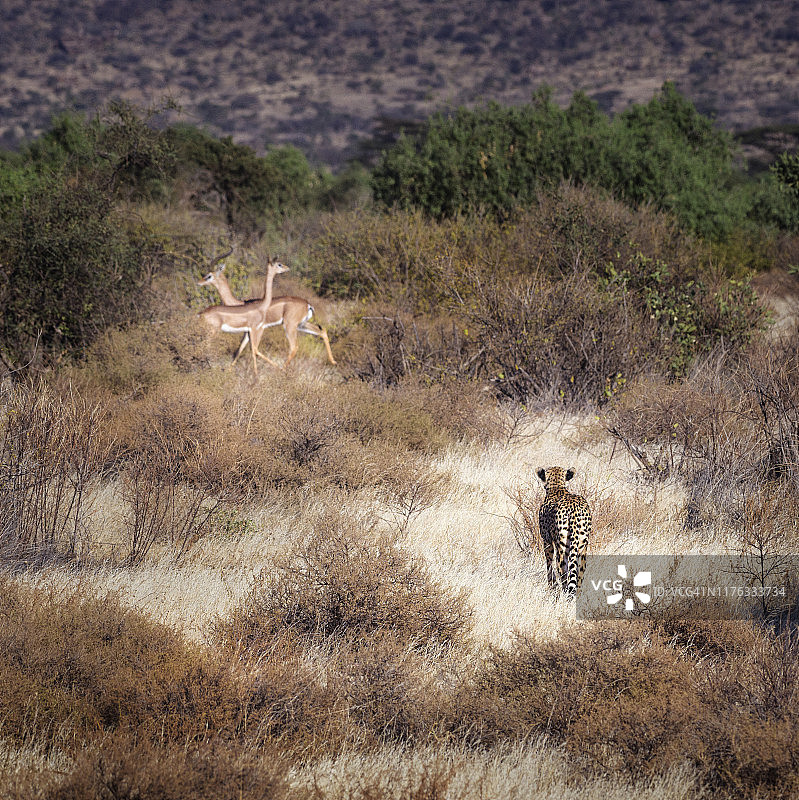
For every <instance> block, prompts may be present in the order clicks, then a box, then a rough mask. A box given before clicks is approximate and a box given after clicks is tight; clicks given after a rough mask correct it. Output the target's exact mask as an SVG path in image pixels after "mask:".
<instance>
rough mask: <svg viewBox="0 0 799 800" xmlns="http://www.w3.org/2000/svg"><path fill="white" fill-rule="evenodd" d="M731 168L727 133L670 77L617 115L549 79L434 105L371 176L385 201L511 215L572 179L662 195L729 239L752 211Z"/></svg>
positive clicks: (691, 219)
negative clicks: (562, 99)
mask: <svg viewBox="0 0 799 800" xmlns="http://www.w3.org/2000/svg"><path fill="white" fill-rule="evenodd" d="M732 177H733V173H732V140H731V137H730V136H729V135H728V134H726V133H724V132H722V131H719V130H717V129H715V128H714V127H713V124H712V122H711V121H710V120H709V119H707V118H705V117H703V116H702V115H700V114H699V113H698V112H697V111H696V109H695V108H694V106H693V105H692V104H691V103H690V102H689V101H688V100H686V99H685V98H683V97H682V96H681V95H680V94H679V93H678V92H677V90H676V89H675V88H674V86H673V84H671V83H666V84H664V86H663V88H662V89H661V91H660V93H659V94H658V95H656V96H655V97H654V98H653V99H652V100H651V101H650V102H649V103H648V104H647V105H644V106H638V105H635V106H632V107H631V108H630V109H628V110H626V111H624V112H623V113H621V114H619V115H618V116H617V117H616V118H615V119H613V120H612V121H611V120H609V119H608V118H607V117H606V116H605V115H603V114H602V113H601V112H600V111H599V109H598V107H597V105H596V103H594V102H593V101H591V100H589V99H588V98H587V97H586V96H585V95H584V94H582V93H576V94H575V95H574V96H573V98H572V101H571V104H570V105H569V107H568V108H567V109H565V110H561V109H560V108H558V107H557V106H556V105H555V104H554V103H553V102H552V100H551V92H550V91H549V90H547V89H544V90H542V91H539V92H538V93H537V94H536V95H535V97H534V98H533V102H532V104H529V105H524V106H518V107H503V106H500V105H499V104H496V103H491V104H489V105H487V106H486V107H484V108H478V109H475V110H466V109H464V108H459V109H457V110H456V111H455V113H454V114H452V115H451V116H444V115H442V114H437V115H435V116H434V117H432V118H431V119H430V120H429V121H428V123H427V126H426V128H425V129H424V132H423V134H422V135H421V136H419V137H418V138H417V139H412V138H409V137H407V136H402V137H400V139H399V141H398V142H397V144H396V145H395V146H394V147H393V148H392V149H390V150H389V151H387V152H386V153H385V154H384V156H383V159H382V161H381V162H380V163H379V164H378V165H377V167H376V168H375V171H374V176H373V182H374V190H375V197H376V199H377V200H378V201H380V202H382V203H383V204H385V205H387V206H394V205H396V206H399V207H401V208H408V207H416V208H420V209H423V210H424V211H425V213H427V214H430V215H431V216H433V217H436V218H441V217H446V216H453V215H455V214H457V213H460V212H464V211H473V210H476V209H483V210H486V211H490V212H493V213H498V214H500V215H501V216H507V215H508V214H509V213H510V212H512V211H513V209H514V208H516V207H517V206H524V205H528V204H529V203H531V202H533V201H535V198H536V194H537V193H538V191H539V190H540V189H541V188H546V187H550V188H551V187H553V186H556V185H557V184H558V183H559V182H560V181H562V180H563V179H568V180H571V181H574V182H575V183H578V184H590V185H593V186H598V187H603V188H605V189H608V190H611V191H613V192H614V193H616V194H617V196H618V197H619V198H620V199H623V200H625V201H626V202H629V203H631V204H633V205H638V204H640V203H654V204H655V205H656V206H657V207H658V208H660V209H662V210H665V211H670V212H673V213H674V214H675V215H676V217H677V219H678V220H679V221H680V223H681V224H682V225H683V226H685V227H686V228H687V229H689V230H692V231H696V232H698V233H700V234H702V235H704V236H708V237H711V238H723V237H724V236H726V235H728V234H729V233H730V232H731V231H732V229H733V228H735V227H736V226H737V225H739V224H740V223H741V222H742V221H743V218H744V216H745V213H746V208H745V206H744V205H743V203H742V202H741V201H740V200H739V199H738V198H739V197H740V195H739V194H738V193H736V192H734V191H732V189H731V181H732Z"/></svg>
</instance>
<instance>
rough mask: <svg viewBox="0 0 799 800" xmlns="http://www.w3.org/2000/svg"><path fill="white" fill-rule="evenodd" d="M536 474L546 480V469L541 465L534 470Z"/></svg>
mask: <svg viewBox="0 0 799 800" xmlns="http://www.w3.org/2000/svg"><path fill="white" fill-rule="evenodd" d="M536 475H538V477H539V478H541V480H542V481H543V482H544V483H546V482H547V471H546V470H545V469H544V468H543V467H541V469H539V470H536Z"/></svg>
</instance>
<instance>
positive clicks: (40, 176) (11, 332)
mask: <svg viewBox="0 0 799 800" xmlns="http://www.w3.org/2000/svg"><path fill="white" fill-rule="evenodd" d="M168 160H169V159H168V149H167V148H166V147H165V146H164V143H163V141H162V139H161V136H160V134H158V133H157V132H156V131H154V130H152V129H151V128H150V127H149V125H148V124H147V121H146V118H142V117H141V115H140V114H139V112H137V111H136V110H135V109H132V108H131V107H129V106H126V105H122V104H117V105H113V106H111V107H110V109H109V112H108V115H107V117H106V118H105V119H104V120H102V121H95V122H93V123H91V124H89V123H87V124H85V125H83V126H82V127H81V126H80V125H78V124H77V123H76V122H75V121H74V120H71V121H66V120H65V121H63V122H62V123H60V124H57V126H56V128H55V129H54V132H53V134H52V135H51V136H50V137H49V138H47V137H45V140H44V141H43V142H42V143H41V146H40V147H36V146H33V145H31V146H30V147H29V148H28V150H27V152H26V153H24V154H23V155H22V157H20V158H19V159H16V160H15V159H10V160H5V161H4V162H2V163H0V304H2V307H3V315H2V317H1V318H0V357H2V358H3V360H4V361H5V363H6V366H7V367H9V368H15V367H20V366H23V365H25V364H26V363H28V362H29V361H30V360H31V359H32V358H33V356H34V354H38V355H42V354H44V355H47V356H50V357H56V358H57V357H59V356H61V355H68V356H75V355H80V354H81V353H82V352H83V350H84V349H85V348H86V347H87V345H89V344H90V343H91V342H92V340H93V339H94V338H95V337H96V336H97V335H98V334H99V333H100V332H101V331H102V330H104V329H106V328H108V327H110V326H114V325H120V324H124V323H126V322H129V321H130V320H132V319H135V318H136V317H137V316H138V315H139V313H140V310H141V308H142V306H143V303H142V298H141V294H142V291H143V290H144V289H145V288H146V287H147V285H148V282H149V279H150V277H149V276H150V274H151V272H152V270H153V265H154V261H155V259H156V257H157V252H158V246H157V245H156V243H155V242H154V241H152V240H151V238H150V236H149V233H148V231H147V230H146V228H145V227H144V226H143V225H142V224H141V223H138V222H136V221H135V220H133V219H130V218H129V217H124V216H123V215H122V214H120V213H119V212H118V203H119V201H120V200H121V199H122V198H124V197H129V196H131V195H135V194H136V193H137V192H138V191H139V188H140V187H142V186H143V185H145V184H146V183H148V182H149V181H152V180H155V178H156V176H158V175H161V174H162V173H163V170H164V169H165V168H166V166H167V163H168ZM137 187H139V188H137Z"/></svg>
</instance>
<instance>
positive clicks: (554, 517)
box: [538, 467, 591, 596]
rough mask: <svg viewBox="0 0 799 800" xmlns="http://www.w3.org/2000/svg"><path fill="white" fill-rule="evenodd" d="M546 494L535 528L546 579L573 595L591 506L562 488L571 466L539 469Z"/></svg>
mask: <svg viewBox="0 0 799 800" xmlns="http://www.w3.org/2000/svg"><path fill="white" fill-rule="evenodd" d="M538 477H539V478H540V479H541V480H542V481H543V483H544V487H545V489H546V496H545V497H544V502H543V503H542V504H541V508H540V509H539V510H538V527H539V530H540V532H541V539H542V540H543V542H544V553H545V555H546V560H547V580H548V581H549V585H550V587H552V588H554V587H555V586H557V585H560V586H561V587H562V588H563V590H564V592H565V593H566V594H567V595H569V596H573V595H575V594H576V593H577V590H578V589H579V588H580V584H581V583H582V580H583V573H584V572H585V552H586V549H587V547H588V537H589V536H590V535H591V509H590V508H589V507H588V503H587V502H586V500H585V498H583V497H581V496H580V495H578V494H572V493H571V492H570V491H568V490H567V489H566V481H570V480H571V479H572V478H573V477H574V470H573V469H568V470H566V469H563V467H550V468H549V469H539V470H538Z"/></svg>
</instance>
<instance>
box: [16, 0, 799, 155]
mask: <svg viewBox="0 0 799 800" xmlns="http://www.w3.org/2000/svg"><path fill="white" fill-rule="evenodd" d="M0 40H2V44H3V46H2V48H0V65H1V68H0V96H2V98H3V102H2V103H0V144H2V145H4V146H7V147H8V146H13V145H14V144H15V143H17V142H18V141H20V140H21V139H24V138H26V137H30V136H32V135H35V134H36V133H37V132H39V131H41V129H42V128H43V127H44V126H46V125H47V123H48V121H49V118H50V116H51V114H52V113H53V112H54V111H58V110H61V109H63V108H77V109H80V110H87V111H93V110H95V109H96V108H98V107H100V106H102V104H103V103H104V102H106V101H107V100H108V99H109V98H112V97H122V98H125V99H128V100H131V101H134V102H136V103H138V104H143V105H147V104H151V103H154V102H157V101H159V100H160V99H161V98H162V97H163V96H164V95H167V94H168V95H171V96H172V97H173V98H174V99H175V100H177V101H178V102H179V103H180V104H181V106H182V108H183V110H184V111H183V118H184V119H185V120H186V121H189V122H194V123H198V124H203V125H207V126H208V127H209V128H210V129H211V130H212V131H214V132H215V133H218V134H226V135H231V136H233V137H234V139H236V140H237V141H241V142H244V143H247V144H250V145H252V146H254V147H255V148H256V149H258V150H259V151H262V150H263V149H264V148H265V147H266V146H268V145H269V144H275V143H286V142H289V143H293V144H296V145H298V146H300V147H301V148H302V149H303V150H304V151H305V152H306V153H307V154H308V155H310V156H311V157H314V158H317V159H319V160H321V161H324V162H327V163H331V164H337V163H341V162H342V161H343V160H344V159H345V158H346V157H349V156H352V155H354V154H357V153H358V152H359V151H360V152H362V147H363V144H364V143H365V142H366V141H367V140H369V139H370V138H372V137H374V136H375V134H378V135H380V134H381V133H386V132H388V133H390V132H391V131H392V130H394V129H396V127H397V126H398V124H399V123H400V122H401V121H403V120H419V119H423V118H424V117H425V116H427V115H428V114H429V113H430V112H431V111H432V110H434V109H440V108H446V107H447V106H451V105H459V104H472V103H476V102H480V101H485V100H493V99H495V100H498V101H500V102H505V103H514V102H525V101H526V100H528V99H529V98H530V95H531V93H532V92H533V91H534V90H535V89H536V88H538V87H540V86H541V85H542V84H548V85H550V86H552V87H553V89H554V92H555V98H556V99H557V100H558V101H559V102H561V103H565V102H567V101H568V99H569V97H570V96H571V94H572V92H574V91H575V90H577V89H584V90H585V91H587V92H588V93H589V94H590V95H591V96H592V97H594V98H595V99H596V100H597V101H598V102H599V103H600V105H601V106H602V108H603V109H605V110H607V111H614V112H615V111H619V110H621V109H623V108H625V107H626V106H627V105H628V104H629V103H631V102H642V101H646V100H647V99H649V98H650V97H651V96H652V95H653V93H654V92H656V91H657V90H658V88H659V87H660V86H661V85H662V84H663V82H664V81H665V80H672V81H674V82H675V83H676V85H677V87H678V88H679V89H680V91H682V92H683V93H685V94H686V95H687V96H688V97H690V98H691V100H693V101H694V102H695V103H696V104H697V106H698V107H699V109H700V110H701V111H703V112H705V113H712V114H715V115H716V116H717V118H718V121H719V123H720V124H721V125H722V126H724V127H726V128H728V129H732V130H744V129H749V128H755V127H759V126H772V125H783V124H791V123H792V124H797V123H799V0H773V1H772V2H769V3H768V4H765V3H752V2H750V0H714V1H713V2H711V0H675V1H674V2H662V1H661V0H608V2H604V3H597V4H594V3H586V2H583V1H582V0H536V1H535V2H531V1H530V0H503V1H502V2H491V3H488V2H485V3H484V2H476V0H472V1H471V2H462V0H436V1H435V2H432V0H348V2H341V0H332V2H324V3H323V2H319V0H274V2H270V3H260V2H256V1H255V0H250V1H249V2H247V1H246V0H240V1H239V2H231V3H219V2H216V0H164V2H160V3H157V4H156V3H152V2H151V0H82V2H80V3H76V2H71V3H64V2H59V1H58V0H37V2H36V3H30V2H27V1H26V0H7V1H6V2H4V3H3V4H2V6H1V7H0Z"/></svg>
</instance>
